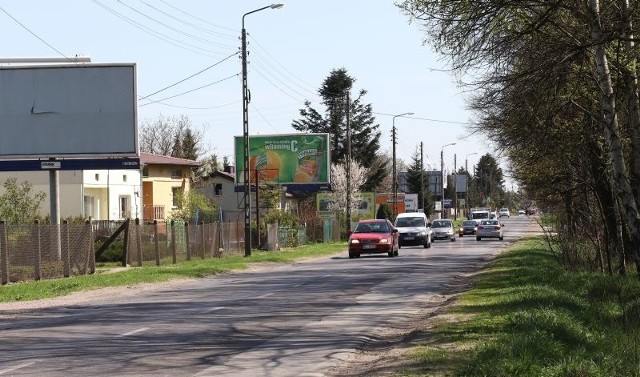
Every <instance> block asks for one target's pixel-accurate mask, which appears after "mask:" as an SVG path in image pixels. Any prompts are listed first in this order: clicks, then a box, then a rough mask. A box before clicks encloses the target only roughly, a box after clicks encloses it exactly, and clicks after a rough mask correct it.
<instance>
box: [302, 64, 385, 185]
mask: <svg viewBox="0 0 640 377" xmlns="http://www.w3.org/2000/svg"><path fill="white" fill-rule="evenodd" d="M354 82H355V79H354V78H352V77H350V76H349V75H348V74H347V71H346V69H344V68H341V69H336V70H333V71H331V73H330V74H329V76H328V77H327V78H326V79H325V81H324V82H323V84H322V87H321V88H320V90H319V91H318V93H319V94H320V96H321V97H322V99H323V101H322V104H323V105H324V106H325V108H326V109H325V115H324V116H323V115H321V114H320V112H318V111H316V110H315V109H314V108H312V107H311V102H309V101H306V102H305V108H303V109H301V110H300V116H301V118H300V119H298V120H294V121H293V123H292V127H293V128H294V129H296V130H297V131H301V132H312V133H329V134H330V135H331V161H332V162H333V163H337V164H340V163H344V162H345V161H346V158H347V147H348V145H349V143H351V156H353V158H354V159H355V160H356V161H357V162H358V163H359V164H361V165H366V166H370V164H371V162H372V161H378V162H379V165H378V166H376V169H369V172H368V175H367V179H366V181H365V183H364V185H363V188H362V189H363V191H374V189H375V188H376V186H377V185H378V184H379V183H380V182H382V181H383V180H384V177H385V176H386V175H387V174H388V169H387V166H386V165H387V164H386V162H385V161H384V160H379V159H377V154H378V151H379V149H380V135H381V133H380V131H379V128H380V126H379V125H378V124H375V118H374V117H373V110H372V107H371V105H370V104H364V103H363V97H364V96H365V95H366V93H367V92H366V91H365V90H360V92H359V93H358V96H357V97H356V98H355V99H354V100H351V99H350V97H349V93H350V91H351V90H352V89H353V84H354ZM348 98H349V101H348V100H347V99H348ZM347 109H348V114H347ZM347 115H348V118H349V119H347ZM347 120H348V121H349V128H350V130H351V140H347Z"/></svg>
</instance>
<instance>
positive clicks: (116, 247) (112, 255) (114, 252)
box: [96, 239, 124, 263]
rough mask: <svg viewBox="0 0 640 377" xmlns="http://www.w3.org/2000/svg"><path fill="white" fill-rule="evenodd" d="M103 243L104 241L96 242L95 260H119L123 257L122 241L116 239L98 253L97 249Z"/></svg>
mask: <svg viewBox="0 0 640 377" xmlns="http://www.w3.org/2000/svg"><path fill="white" fill-rule="evenodd" d="M103 244H104V241H98V242H96V262H100V263H104V262H121V261H122V260H123V259H124V251H123V248H124V241H123V240H119V239H116V240H115V241H113V243H111V245H109V247H108V248H107V250H105V251H103V252H102V253H101V254H100V255H98V253H97V251H98V250H100V247H102V245H103Z"/></svg>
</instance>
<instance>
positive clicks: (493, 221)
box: [481, 220, 498, 225]
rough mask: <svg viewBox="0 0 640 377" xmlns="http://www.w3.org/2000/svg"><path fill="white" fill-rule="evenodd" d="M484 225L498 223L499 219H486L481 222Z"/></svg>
mask: <svg viewBox="0 0 640 377" xmlns="http://www.w3.org/2000/svg"><path fill="white" fill-rule="evenodd" d="M481 224H482V225H498V221H496V220H484V221H482V222H481Z"/></svg>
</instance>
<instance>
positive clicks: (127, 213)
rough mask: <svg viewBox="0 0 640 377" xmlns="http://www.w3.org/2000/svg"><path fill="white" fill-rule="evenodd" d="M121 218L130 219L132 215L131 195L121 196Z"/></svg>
mask: <svg viewBox="0 0 640 377" xmlns="http://www.w3.org/2000/svg"><path fill="white" fill-rule="evenodd" d="M118 209H119V211H120V218H121V219H128V218H130V217H131V197H130V196H129V195H121V196H120V208H118Z"/></svg>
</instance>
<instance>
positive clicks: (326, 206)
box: [316, 192, 376, 219]
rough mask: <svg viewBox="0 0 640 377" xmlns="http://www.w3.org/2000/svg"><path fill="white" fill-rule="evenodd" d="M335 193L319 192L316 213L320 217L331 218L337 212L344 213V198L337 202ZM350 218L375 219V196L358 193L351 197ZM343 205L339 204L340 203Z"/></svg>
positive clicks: (371, 193)
mask: <svg viewBox="0 0 640 377" xmlns="http://www.w3.org/2000/svg"><path fill="white" fill-rule="evenodd" d="M337 195H338V194H337V193H335V192H319V193H318V194H317V196H316V212H317V215H318V216H320V217H329V216H333V215H334V214H335V213H336V212H337V211H344V209H345V208H346V206H345V205H344V202H345V201H346V199H345V198H343V199H342V200H338V198H336V196H337ZM353 197H354V202H353V205H352V211H351V217H352V218H353V219H373V218H375V215H376V214H375V194H374V193H373V192H360V193H356V194H354V195H353ZM341 201H342V202H343V203H340V202H341Z"/></svg>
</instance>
